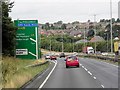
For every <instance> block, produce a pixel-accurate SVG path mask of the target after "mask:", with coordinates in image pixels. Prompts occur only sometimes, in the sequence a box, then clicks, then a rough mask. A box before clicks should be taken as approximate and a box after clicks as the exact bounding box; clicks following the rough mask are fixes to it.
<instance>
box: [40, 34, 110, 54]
mask: <svg viewBox="0 0 120 90" xmlns="http://www.w3.org/2000/svg"><path fill="white" fill-rule="evenodd" d="M66 37H67V36H64V38H66ZM58 38H61V41H59V40H58ZM66 39H67V38H66ZM66 39H62V37H59V36H55V37H52V36H49V37H46V36H42V39H41V48H43V49H47V50H50V48H51V50H52V51H59V52H61V51H62V40H63V42H64V43H63V45H64V52H82V48H83V47H84V43H79V44H75V40H76V39H75V40H73V39H74V37H71V38H70V37H69V38H68V40H66ZM65 40H66V41H68V42H66V41H65ZM69 40H71V41H69ZM85 46H92V47H93V48H94V47H95V43H91V42H87V43H85ZM96 49H97V51H101V52H110V41H108V42H107V41H104V42H97V43H96Z"/></svg>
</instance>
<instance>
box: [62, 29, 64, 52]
mask: <svg viewBox="0 0 120 90" xmlns="http://www.w3.org/2000/svg"><path fill="white" fill-rule="evenodd" d="M63 34H64V33H63V31H62V53H63V52H64V43H63Z"/></svg>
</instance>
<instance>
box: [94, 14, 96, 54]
mask: <svg viewBox="0 0 120 90" xmlns="http://www.w3.org/2000/svg"><path fill="white" fill-rule="evenodd" d="M95 22H96V14H94V32H95V35H94V37H96V24H95ZM95 54H96V40H95Z"/></svg>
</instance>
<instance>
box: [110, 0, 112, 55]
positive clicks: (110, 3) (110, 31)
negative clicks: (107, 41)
mask: <svg viewBox="0 0 120 90" xmlns="http://www.w3.org/2000/svg"><path fill="white" fill-rule="evenodd" d="M110 18H111V19H110V32H111V53H113V40H112V37H113V35H112V32H113V31H112V0H110Z"/></svg>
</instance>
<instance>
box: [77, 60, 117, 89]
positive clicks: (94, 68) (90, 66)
mask: <svg viewBox="0 0 120 90" xmlns="http://www.w3.org/2000/svg"><path fill="white" fill-rule="evenodd" d="M79 60H80V63H81V64H82V66H84V68H86V69H87V70H88V71H90V72H91V73H92V75H93V76H94V77H96V79H97V80H99V81H100V82H101V84H102V85H103V86H104V88H118V67H117V66H116V65H113V64H108V63H105V62H103V61H97V60H95V59H90V58H79Z"/></svg>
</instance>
